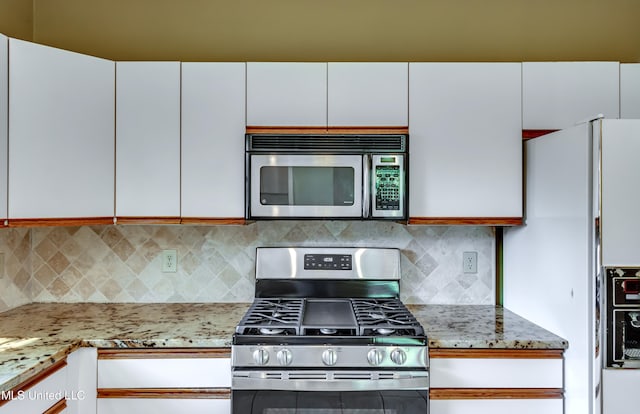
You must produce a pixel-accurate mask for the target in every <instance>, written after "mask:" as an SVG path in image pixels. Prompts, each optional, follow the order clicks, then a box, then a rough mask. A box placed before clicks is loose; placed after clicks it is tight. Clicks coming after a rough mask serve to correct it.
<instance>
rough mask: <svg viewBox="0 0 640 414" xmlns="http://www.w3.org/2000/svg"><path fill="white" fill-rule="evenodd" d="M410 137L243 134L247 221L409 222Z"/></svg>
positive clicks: (386, 135)
mask: <svg viewBox="0 0 640 414" xmlns="http://www.w3.org/2000/svg"><path fill="white" fill-rule="evenodd" d="M408 138H409V137H408V135H406V134H385V135H381V134H368V135H351V134H349V135H332V134H324V135H310V134H309V135H283V134H247V135H246V161H245V168H246V189H245V190H246V198H245V200H246V214H245V215H246V218H247V219H263V218H325V219H343V218H344V219H349V218H351V219H357V218H362V219H392V220H405V219H406V218H407V188H408V186H407V163H408V156H407V155H408V154H407V150H408Z"/></svg>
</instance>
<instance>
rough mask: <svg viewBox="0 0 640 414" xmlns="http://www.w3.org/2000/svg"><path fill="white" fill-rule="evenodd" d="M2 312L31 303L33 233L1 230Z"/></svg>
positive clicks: (0, 278) (0, 279)
mask: <svg viewBox="0 0 640 414" xmlns="http://www.w3.org/2000/svg"><path fill="white" fill-rule="evenodd" d="M0 252H1V254H2V260H0V262H3V263H0V312H2V311H5V310H7V309H11V308H15V307H16V306H20V305H24V304H25V303H29V302H31V298H30V297H29V294H28V289H27V286H28V284H29V282H30V279H31V261H30V255H31V232H30V231H29V230H27V229H3V230H0Z"/></svg>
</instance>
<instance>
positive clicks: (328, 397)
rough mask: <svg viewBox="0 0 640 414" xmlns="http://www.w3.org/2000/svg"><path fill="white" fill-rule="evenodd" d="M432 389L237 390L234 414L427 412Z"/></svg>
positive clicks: (234, 397)
mask: <svg viewBox="0 0 640 414" xmlns="http://www.w3.org/2000/svg"><path fill="white" fill-rule="evenodd" d="M427 395H428V391H426V390H421V391H344V392H338V391H335V392H327V391H322V392H320V391H244V390H243V391H235V390H234V391H233V392H232V412H233V414H240V413H242V414H418V413H420V414H425V413H427V406H428V404H427V398H428V397H427Z"/></svg>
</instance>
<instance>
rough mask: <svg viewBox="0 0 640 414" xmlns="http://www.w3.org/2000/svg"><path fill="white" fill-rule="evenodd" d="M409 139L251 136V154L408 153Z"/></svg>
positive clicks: (342, 136) (377, 136)
mask: <svg viewBox="0 0 640 414" xmlns="http://www.w3.org/2000/svg"><path fill="white" fill-rule="evenodd" d="M406 138H407V136H406V135H248V141H247V148H248V150H249V151H301V152H406Z"/></svg>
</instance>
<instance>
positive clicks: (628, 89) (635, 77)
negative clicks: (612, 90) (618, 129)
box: [620, 63, 640, 119]
mask: <svg viewBox="0 0 640 414" xmlns="http://www.w3.org/2000/svg"><path fill="white" fill-rule="evenodd" d="M620 118H633V119H640V63H623V64H621V65H620Z"/></svg>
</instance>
